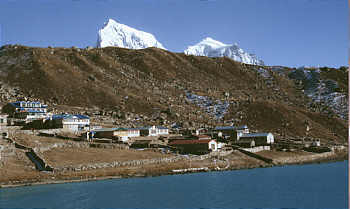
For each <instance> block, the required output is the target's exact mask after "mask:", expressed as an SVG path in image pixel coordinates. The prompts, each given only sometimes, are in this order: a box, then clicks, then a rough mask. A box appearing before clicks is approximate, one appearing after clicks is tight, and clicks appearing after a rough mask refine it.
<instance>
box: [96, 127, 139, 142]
mask: <svg viewBox="0 0 350 209" xmlns="http://www.w3.org/2000/svg"><path fill="white" fill-rule="evenodd" d="M91 132H92V133H93V137H95V138H108V139H119V140H121V141H123V142H126V141H128V140H129V138H131V137H139V136H140V129H138V128H101V129H95V130H92V131H91Z"/></svg>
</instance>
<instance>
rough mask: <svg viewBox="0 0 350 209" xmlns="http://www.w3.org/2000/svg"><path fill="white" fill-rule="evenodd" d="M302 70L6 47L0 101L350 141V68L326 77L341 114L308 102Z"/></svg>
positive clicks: (120, 118)
mask: <svg viewBox="0 0 350 209" xmlns="http://www.w3.org/2000/svg"><path fill="white" fill-rule="evenodd" d="M296 70H297V69H292V68H288V67H269V66H256V65H247V64H242V63H239V62H235V61H233V60H231V59H228V58H208V57H196V56H192V55H185V54H182V53H171V52H168V51H165V50H162V49H158V48H147V49H142V50H130V49H123V48H117V47H106V48H95V49H77V48H32V47H25V46H4V47H2V48H0V81H1V88H0V92H1V98H0V99H1V102H2V103H5V102H8V101H12V100H15V99H16V98H17V97H27V98H30V99H39V100H41V101H43V102H45V103H47V104H49V105H51V106H54V107H62V106H63V107H66V108H67V109H68V110H69V109H71V110H72V111H73V110H74V111H81V112H82V113H85V112H87V113H88V114H93V113H96V112H97V113H98V114H102V115H110V116H111V118H112V120H113V121H115V124H120V125H122V124H130V125H132V124H134V125H138V124H141V123H146V124H147V123H149V124H150V123H160V124H165V125H169V126H170V125H175V124H176V125H181V126H189V125H191V126H204V125H217V124H223V123H224V122H226V124H230V123H231V122H232V123H234V124H236V125H240V124H248V125H249V126H250V127H251V128H252V129H253V130H263V131H271V132H273V133H275V134H276V135H277V136H278V135H287V136H290V137H302V136H305V135H306V133H305V130H306V124H308V125H309V126H310V127H311V129H310V133H308V135H309V136H312V137H320V138H322V139H324V140H328V141H329V140H337V141H344V140H345V139H347V131H346V130H347V125H346V121H345V120H344V119H346V118H347V97H348V95H347V92H348V91H347V88H348V87H347V82H348V80H347V76H346V75H347V69H346V68H340V69H331V68H321V69H320V72H319V74H320V77H321V78H322V79H321V80H322V81H323V80H324V81H326V80H327V81H328V80H332V82H336V84H337V87H336V88H332V91H333V92H336V93H339V94H342V95H344V97H345V98H346V101H344V102H345V103H344V104H346V107H345V111H341V112H337V111H335V110H333V109H332V106H331V105H330V104H328V103H326V102H318V101H315V100H314V99H313V98H312V97H309V96H308V95H307V93H306V92H308V90H307V89H308V87H307V84H306V82H307V79H306V80H305V79H303V78H299V77H295V76H294V77H293V72H294V71H296ZM307 70H310V71H315V70H316V69H307ZM303 82H304V83H303ZM321 83H322V82H321ZM316 89H317V87H316ZM79 107H81V108H79ZM344 112H345V113H344Z"/></svg>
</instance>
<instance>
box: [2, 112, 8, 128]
mask: <svg viewBox="0 0 350 209" xmlns="http://www.w3.org/2000/svg"><path fill="white" fill-rule="evenodd" d="M7 117H8V115H0V129H1V127H5V126H7Z"/></svg>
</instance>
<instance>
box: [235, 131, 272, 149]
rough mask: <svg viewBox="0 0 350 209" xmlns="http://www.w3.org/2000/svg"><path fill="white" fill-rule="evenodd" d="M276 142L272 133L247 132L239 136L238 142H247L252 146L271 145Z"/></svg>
mask: <svg viewBox="0 0 350 209" xmlns="http://www.w3.org/2000/svg"><path fill="white" fill-rule="evenodd" d="M274 142H275V140H274V136H273V134H272V133H248V134H247V133H245V134H242V135H241V136H240V137H239V138H238V143H241V144H244V143H247V144H249V145H250V146H252V147H253V146H264V145H271V144H273V143H274Z"/></svg>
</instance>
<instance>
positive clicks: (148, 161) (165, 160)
mask: <svg viewBox="0 0 350 209" xmlns="http://www.w3.org/2000/svg"><path fill="white" fill-rule="evenodd" d="M232 152H233V151H232V150H231V151H225V152H211V153H209V154H206V155H199V156H185V155H178V156H174V157H167V158H154V159H142V160H130V161H124V162H119V161H114V162H110V163H91V164H83V165H76V166H63V167H54V168H53V169H54V171H58V172H62V171H63V172H64V171H84V170H91V169H101V168H116V167H125V166H126V167H128V166H130V167H132V166H142V165H150V164H161V163H173V162H177V161H183V160H191V161H200V160H205V159H208V158H211V157H214V156H226V155H229V154H231V153H232Z"/></svg>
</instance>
